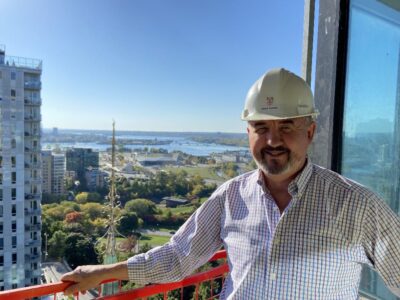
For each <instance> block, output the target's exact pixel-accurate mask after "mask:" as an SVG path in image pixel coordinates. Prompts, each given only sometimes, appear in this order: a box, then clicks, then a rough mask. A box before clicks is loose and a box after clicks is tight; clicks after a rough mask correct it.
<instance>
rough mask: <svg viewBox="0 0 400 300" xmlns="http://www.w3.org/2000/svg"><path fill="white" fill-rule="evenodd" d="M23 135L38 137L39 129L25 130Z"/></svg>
mask: <svg viewBox="0 0 400 300" xmlns="http://www.w3.org/2000/svg"><path fill="white" fill-rule="evenodd" d="M24 135H25V137H33V138H38V137H40V131H25V134H24Z"/></svg>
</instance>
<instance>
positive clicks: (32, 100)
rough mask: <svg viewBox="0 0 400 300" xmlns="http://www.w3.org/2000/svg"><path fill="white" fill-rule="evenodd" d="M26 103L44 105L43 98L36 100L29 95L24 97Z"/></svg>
mask: <svg viewBox="0 0 400 300" xmlns="http://www.w3.org/2000/svg"><path fill="white" fill-rule="evenodd" d="M24 103H25V105H29V106H40V105H42V100H40V99H39V100H36V99H35V100H34V99H31V98H28V97H25V98H24Z"/></svg>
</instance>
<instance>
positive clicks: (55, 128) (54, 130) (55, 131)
mask: <svg viewBox="0 0 400 300" xmlns="http://www.w3.org/2000/svg"><path fill="white" fill-rule="evenodd" d="M52 134H53V135H58V128H57V127H53V131H52Z"/></svg>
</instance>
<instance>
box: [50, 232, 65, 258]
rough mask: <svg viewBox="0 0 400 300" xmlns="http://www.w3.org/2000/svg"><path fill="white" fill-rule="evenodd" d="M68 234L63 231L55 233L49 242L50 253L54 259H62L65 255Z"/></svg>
mask: <svg viewBox="0 0 400 300" xmlns="http://www.w3.org/2000/svg"><path fill="white" fill-rule="evenodd" d="M66 238H67V234H66V233H65V232H63V231H61V230H58V231H56V232H54V233H53V235H52V236H51V238H50V239H49V241H48V252H49V256H50V257H52V258H62V257H64V253H65V241H66Z"/></svg>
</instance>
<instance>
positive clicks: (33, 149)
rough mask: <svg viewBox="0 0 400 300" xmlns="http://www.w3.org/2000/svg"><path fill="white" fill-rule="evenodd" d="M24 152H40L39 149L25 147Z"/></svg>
mask: <svg viewBox="0 0 400 300" xmlns="http://www.w3.org/2000/svg"><path fill="white" fill-rule="evenodd" d="M25 152H28V153H31V152H32V153H37V152H40V148H39V147H25Z"/></svg>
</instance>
